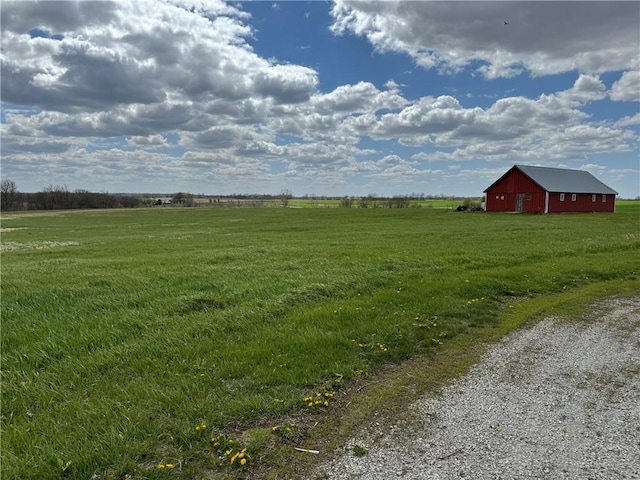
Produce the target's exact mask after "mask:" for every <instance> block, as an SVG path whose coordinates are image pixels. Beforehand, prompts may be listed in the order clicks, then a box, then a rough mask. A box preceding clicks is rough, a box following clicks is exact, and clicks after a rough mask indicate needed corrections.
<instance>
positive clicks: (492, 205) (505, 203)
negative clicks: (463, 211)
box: [484, 165, 618, 213]
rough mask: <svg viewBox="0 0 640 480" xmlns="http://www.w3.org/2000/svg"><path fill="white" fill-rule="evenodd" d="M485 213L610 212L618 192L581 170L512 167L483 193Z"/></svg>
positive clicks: (525, 166)
mask: <svg viewBox="0 0 640 480" xmlns="http://www.w3.org/2000/svg"><path fill="white" fill-rule="evenodd" d="M484 192H485V194H486V210H487V211H488V212H528V213H565V212H613V211H614V210H615V205H616V195H617V194H618V192H616V191H615V190H612V189H611V188H609V187H607V186H606V185H605V184H604V183H602V182H601V181H600V180H598V179H597V178H596V177H594V176H593V175H591V174H590V173H589V172H586V171H584V170H568V169H564V168H546V167H532V166H529V165H514V166H513V167H511V169H510V170H509V171H508V172H507V173H505V174H504V175H503V176H502V177H500V178H499V179H498V180H496V181H495V182H494V183H493V184H492V185H491V186H490V187H489V188H487V189H486V190H485V191H484Z"/></svg>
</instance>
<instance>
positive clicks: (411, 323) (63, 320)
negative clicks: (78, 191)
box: [1, 202, 640, 480]
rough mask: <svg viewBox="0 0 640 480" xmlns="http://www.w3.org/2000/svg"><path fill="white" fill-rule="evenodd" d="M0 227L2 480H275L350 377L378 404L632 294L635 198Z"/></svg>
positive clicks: (134, 216) (131, 213) (347, 390)
mask: <svg viewBox="0 0 640 480" xmlns="http://www.w3.org/2000/svg"><path fill="white" fill-rule="evenodd" d="M1 227H2V228H1V231H2V238H1V251H2V265H1V267H2V336H1V340H2V412H1V422H2V423H1V426H2V438H1V440H2V467H1V468H2V471H1V476H2V478H3V479H7V480H8V479H59V478H74V479H75V478H78V479H87V480H88V479H94V480H106V479H125V478H126V479H130V480H133V479H143V478H144V479H164V478H287V477H286V476H285V475H287V474H290V470H287V469H288V468H292V467H291V465H295V463H296V462H290V461H289V460H290V459H291V458H292V457H293V456H296V458H301V457H300V455H304V453H302V452H299V451H296V450H294V447H302V448H313V445H311V446H310V445H309V442H308V441H307V439H310V438H313V439H314V440H317V438H318V435H319V434H318V433H317V432H316V433H314V432H315V430H314V429H319V430H318V431H319V432H321V433H322V432H325V434H326V432H328V431H329V430H327V429H325V430H322V428H323V425H325V424H327V422H331V421H332V420H331V419H332V418H335V417H337V416H340V415H343V414H344V412H346V411H348V409H349V405H350V404H351V401H352V400H353V399H354V397H355V396H357V395H358V394H359V393H360V392H361V390H362V388H360V387H358V388H354V387H353V386H354V385H361V386H362V387H364V386H366V385H375V386H376V388H378V393H377V394H378V395H382V396H384V395H386V394H385V393H384V387H385V382H384V378H386V377H384V375H388V372H389V371H390V369H392V368H393V367H392V366H393V365H402V364H405V363H406V362H407V361H409V359H414V358H418V357H422V358H427V359H428V358H432V357H433V356H434V355H437V352H440V351H442V352H445V351H447V349H448V348H452V347H450V345H454V343H455V342H456V341H458V339H462V338H466V339H471V341H469V342H467V345H468V348H472V346H473V340H474V338H485V337H486V336H487V332H489V331H492V330H495V329H498V327H499V325H500V321H501V320H500V319H501V318H504V316H505V315H509V314H511V312H517V311H519V309H522V310H521V311H522V312H523V315H525V316H527V315H529V316H530V315H533V314H534V313H535V312H536V311H535V309H534V308H530V309H529V310H527V307H526V306H527V305H529V304H531V305H532V304H533V303H535V304H536V305H537V306H538V307H537V308H539V309H541V308H546V307H545V303H544V299H546V298H551V297H553V298H558V297H560V296H562V295H569V296H570V295H572V294H574V293H575V292H580V291H588V292H589V293H588V295H591V296H605V295H615V294H626V295H629V294H635V295H637V294H638V293H639V292H640V288H639V287H640V280H639V276H640V202H619V206H618V208H617V212H616V213H615V214H578V215H553V216H544V215H516V214H489V213H476V212H474V213H458V212H454V211H452V210H447V209H442V208H410V209H343V208H286V209H285V208H268V209H267V208H262V209H259V208H254V209H252V208H235V209H233V208H231V209H225V208H158V209H152V208H148V209H130V210H121V209H118V210H94V211H64V212H46V213H45V212H36V213H30V212H29V213H24V212H16V213H14V214H7V213H4V214H3V216H2V225H1ZM531 302H533V303H531ZM536 302H537V303H536ZM547 306H548V305H547ZM523 318H524V317H523ZM522 321H524V320H522ZM515 326H517V325H516V323H513V325H512V327H510V328H514V327H515ZM459 345H460V344H458V346H459ZM453 358H454V357H453V356H452V357H451V360H450V361H451V362H453V361H454V360H453ZM381 392H382V393H381ZM387 398H388V399H389V402H393V401H394V400H393V398H395V397H394V396H393V395H390V396H389V397H387ZM356 403H357V402H356ZM379 403H380V402H379V400H378V403H376V402H375V401H374V402H371V403H370V405H374V406H375V405H379ZM362 405H364V404H362ZM391 406H392V407H393V405H391ZM362 408H365V407H362ZM371 408H374V407H371ZM361 414H363V413H362V412H361ZM365 414H366V412H365ZM336 435H340V432H337V433H336ZM311 456H313V455H311ZM274 472H279V473H274ZM282 472H287V473H282ZM278 475H282V476H281V477H278Z"/></svg>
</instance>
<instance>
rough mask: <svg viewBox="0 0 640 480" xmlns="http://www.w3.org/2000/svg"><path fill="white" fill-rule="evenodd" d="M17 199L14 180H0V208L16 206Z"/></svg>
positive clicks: (5, 208)
mask: <svg viewBox="0 0 640 480" xmlns="http://www.w3.org/2000/svg"><path fill="white" fill-rule="evenodd" d="M17 200H18V188H17V187H16V182H14V181H13V180H9V179H4V180H2V182H0V209H2V210H11V209H14V208H16V204H17V203H18V202H17Z"/></svg>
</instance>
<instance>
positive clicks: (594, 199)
mask: <svg viewBox="0 0 640 480" xmlns="http://www.w3.org/2000/svg"><path fill="white" fill-rule="evenodd" d="M591 201H592V202H595V201H596V194H595V193H594V194H593V195H591Z"/></svg>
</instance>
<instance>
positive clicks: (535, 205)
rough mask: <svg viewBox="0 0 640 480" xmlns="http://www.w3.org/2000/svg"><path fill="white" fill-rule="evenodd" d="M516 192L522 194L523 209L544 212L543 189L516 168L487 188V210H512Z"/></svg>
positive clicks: (544, 194) (514, 204) (529, 211)
mask: <svg viewBox="0 0 640 480" xmlns="http://www.w3.org/2000/svg"><path fill="white" fill-rule="evenodd" d="M518 194H523V195H524V196H525V197H524V200H523V205H522V206H523V211H524V212H528V213H544V202H545V196H546V193H545V191H544V190H543V189H542V188H540V186H539V185H538V184H537V183H535V182H533V181H532V180H531V179H530V178H529V177H527V176H526V175H525V174H523V173H522V172H521V171H520V170H518V169H512V170H511V171H510V172H508V174H507V175H505V176H504V177H503V178H502V179H500V180H499V181H498V182H497V183H496V184H495V185H493V186H491V188H490V189H489V190H487V193H486V195H487V197H486V210H487V211H488V212H514V211H515V210H516V201H517V197H518Z"/></svg>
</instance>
